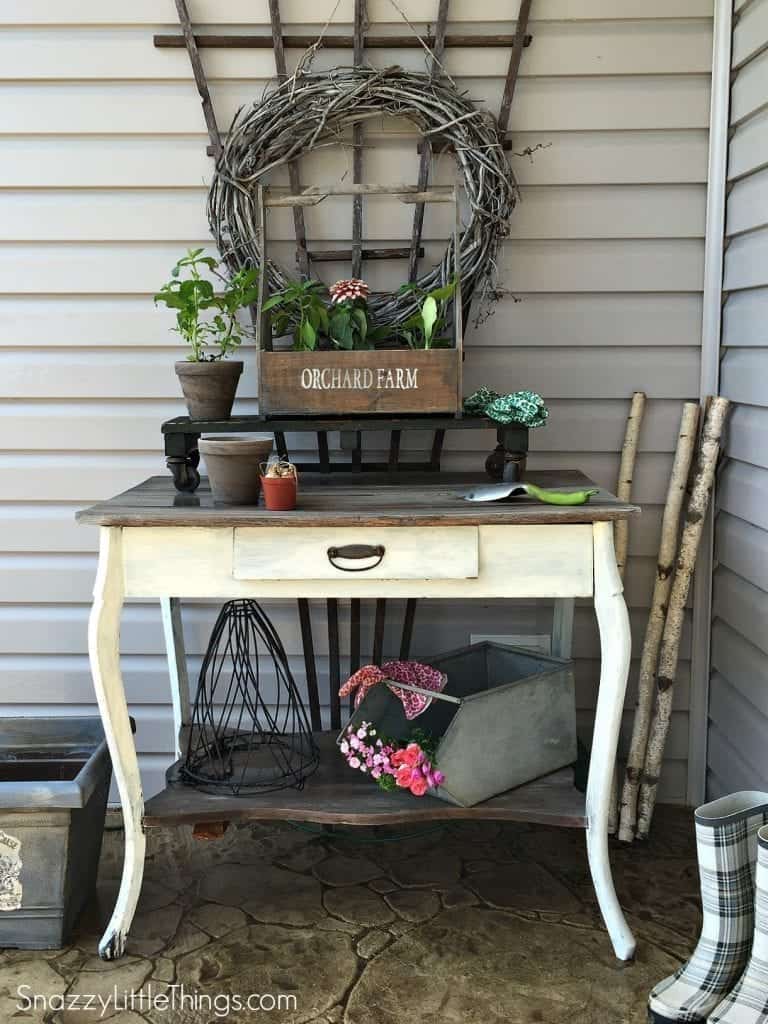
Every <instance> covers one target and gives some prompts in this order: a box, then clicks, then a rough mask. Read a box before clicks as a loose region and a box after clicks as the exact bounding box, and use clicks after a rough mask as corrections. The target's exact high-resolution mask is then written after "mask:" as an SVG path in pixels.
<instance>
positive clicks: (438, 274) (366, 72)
mask: <svg viewBox="0 0 768 1024" xmlns="http://www.w3.org/2000/svg"><path fill="white" fill-rule="evenodd" d="M384 115H386V116H390V117H400V118H406V119H407V120H409V121H411V122H412V123H413V124H414V125H416V127H417V128H418V129H419V130H420V132H421V134H422V136H423V137H424V138H426V139H429V138H436V137H437V138H439V139H440V141H441V144H445V143H447V144H450V145H452V146H453V147H454V150H455V153H456V159H457V160H458V163H459V165H460V166H461V169H462V172H463V175H464V190H465V192H466V197H467V203H468V207H469V220H468V223H467V224H466V225H465V226H464V229H463V231H462V234H461V241H460V243H459V256H460V268H461V284H462V292H463V295H464V297H465V299H469V297H470V296H471V295H472V293H473V292H474V291H477V290H480V292H481V295H482V296H483V297H493V295H494V293H495V289H494V287H493V285H492V283H491V282H492V280H493V278H494V274H495V270H496V254H497V251H498V247H499V242H500V241H501V239H503V238H504V237H505V236H506V234H507V231H508V223H509V217H510V214H511V213H512V210H513V209H514V206H515V203H516V201H517V186H516V183H515V178H514V175H513V174H512V170H511V168H510V166H509V163H508V161H507V159H506V157H505V155H504V152H503V149H502V146H501V144H500V140H499V135H498V131H497V127H496V122H495V120H494V118H493V117H492V116H491V114H490V113H488V112H487V111H484V110H479V109H478V108H477V107H476V106H475V105H474V103H472V101H471V100H470V99H468V98H467V97H466V96H462V95H461V94H460V93H459V92H458V91H457V90H456V88H455V87H454V85H453V83H452V82H451V81H450V80H449V79H447V78H438V77H435V78H430V77H429V76H428V75H426V74H419V73H415V72H410V71H404V70H403V69H402V68H400V67H389V68H385V69H383V70H377V69H374V68H370V67H362V68H336V69H334V70H332V71H328V72H323V73H305V74H301V75H299V76H294V77H293V78H289V79H287V80H286V81H284V82H282V83H281V84H278V85H276V86H275V87H274V88H273V89H272V90H271V91H269V92H268V93H267V94H266V95H265V97H264V98H263V99H262V100H261V101H254V102H253V103H251V104H249V105H247V106H244V107H242V108H241V109H240V110H239V111H238V112H237V114H236V115H235V118H234V120H233V122H232V126H231V128H230V130H229V134H228V135H227V138H226V141H225V142H224V144H223V149H222V152H221V155H220V156H219V158H218V160H217V163H216V171H215V174H214V178H213V183H212V185H211V190H210V194H209V197H208V221H209V224H210V228H211V232H212V234H213V236H214V238H215V239H216V243H217V245H218V247H219V251H220V252H221V253H222V255H223V256H224V257H225V259H226V261H227V263H228V265H229V266H230V269H231V270H237V269H239V268H241V267H247V266H261V264H262V254H261V245H260V238H259V232H258V227H257V224H258V221H257V213H258V211H257V209H256V186H257V185H258V184H259V183H262V182H264V181H265V179H266V178H267V176H268V175H269V174H270V173H272V172H274V171H275V170H276V169H277V168H279V167H281V166H283V165H285V164H288V163H289V162H290V161H292V160H294V159H296V157H298V156H301V155H302V154H304V153H308V152H310V151H311V150H313V149H316V148H318V147H320V146H328V145H330V144H334V143H340V142H342V141H343V139H344V137H345V134H346V133H347V131H348V129H350V128H351V126H352V125H353V124H356V123H359V122H361V121H365V120H371V119H374V118H375V119H379V118H381V117H382V116H384ZM453 268H454V261H453V241H452V240H451V241H450V242H449V244H448V247H447V249H446V251H445V253H444V255H443V257H442V260H441V262H440V264H439V265H438V266H436V267H434V268H432V269H431V270H430V271H428V272H427V273H425V274H424V275H423V276H422V277H421V278H420V279H419V280H418V281H417V282H416V285H417V288H418V289H419V291H421V292H422V293H423V292H429V291H431V290H432V289H433V288H437V287H440V286H441V285H444V284H446V283H447V282H448V281H449V280H450V279H451V278H452V276H453ZM266 269H267V274H268V282H269V290H270V292H275V291H280V290H282V289H283V288H285V286H286V284H287V283H288V279H287V275H286V274H285V272H284V270H283V269H282V268H281V267H280V266H278V265H277V264H276V263H274V262H272V261H270V260H268V261H267V267H266ZM417 306H418V298H417V297H416V293H414V292H408V291H405V292H399V293H397V294H395V295H386V294H383V295H371V297H370V299H369V301H368V307H369V309H370V311H371V313H372V315H373V317H374V319H375V320H376V321H378V322H380V323H389V324H401V323H403V322H404V321H405V320H407V319H408V318H409V317H410V316H411V315H412V314H413V313H414V312H415V310H416V309H417Z"/></svg>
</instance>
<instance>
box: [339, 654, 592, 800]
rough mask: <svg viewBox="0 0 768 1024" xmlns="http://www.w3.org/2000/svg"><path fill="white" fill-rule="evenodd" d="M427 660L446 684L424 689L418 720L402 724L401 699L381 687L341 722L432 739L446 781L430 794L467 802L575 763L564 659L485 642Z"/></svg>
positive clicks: (571, 695) (570, 688)
mask: <svg viewBox="0 0 768 1024" xmlns="http://www.w3.org/2000/svg"><path fill="white" fill-rule="evenodd" d="M429 664H431V665H433V666H434V667H435V668H438V669H440V670H441V671H442V672H444V673H445V674H446V675H447V676H448V683H447V685H446V687H445V690H444V692H443V693H442V694H429V695H430V696H433V697H434V698H435V699H434V700H433V701H432V703H431V704H430V706H429V707H428V708H427V710H426V711H424V712H423V713H422V714H421V715H419V716H418V717H417V718H414V719H413V720H412V721H410V722H409V721H408V720H407V719H406V717H405V712H404V709H403V705H402V703H401V701H400V700H399V699H398V698H397V697H396V696H395V695H394V694H393V693H392V691H391V690H390V689H389V687H388V686H381V685H380V686H374V687H373V688H372V689H371V690H369V691H368V693H367V694H366V696H365V699H364V700H363V701H362V703H361V704H360V706H359V707H358V708H357V710H356V711H355V712H354V714H353V715H352V717H351V719H350V722H349V723H348V724H359V723H360V722H363V721H366V722H373V723H374V724H375V725H376V727H377V729H378V730H379V731H380V732H381V733H383V734H384V735H386V736H392V737H398V738H399V737H405V736H407V735H408V734H409V733H410V732H411V731H412V730H413V729H414V728H417V729H423V730H425V731H426V732H428V733H430V734H431V735H433V736H435V737H439V743H438V747H437V754H436V758H435V760H436V763H437V766H438V767H439V769H440V771H442V772H443V773H444V774H445V783H444V785H442V786H440V787H439V788H438V789H436V790H433V791H432V792H433V793H434V795H435V796H437V797H439V798H440V799H442V800H447V801H448V802H449V803H453V804H458V805H459V806H460V807H472V806H473V805H474V804H478V803H481V802H482V801H483V800H489V799H490V798H491V797H492V796H496V795H497V794H498V793H504V792H506V790H508V789H514V788H515V787H516V786H522V785H524V784H525V783H526V782H531V781H532V780H533V779H537V778H540V777H541V776H542V775H548V774H549V773H550V772H554V771H557V770H558V769H560V768H564V767H565V766H566V765H569V764H572V763H573V762H574V761H575V760H576V700H575V689H574V680H573V666H572V663H571V662H570V661H567V660H565V659H563V658H552V657H549V656H545V655H543V654H540V653H539V652H538V651H533V650H528V649H527V648H523V647H508V646H505V645H503V644H496V643H489V642H485V643H479V644H472V645H470V646H469V647H462V648H459V649H458V650H455V651H451V652H449V653H448V654H444V655H441V656H440V657H438V658H432V659H430V661H429ZM397 685H398V686H401V685H402V684H400V683H398V684H397ZM403 688H404V689H414V690H418V689H419V688H418V687H403ZM419 692H422V693H428V691H425V690H419Z"/></svg>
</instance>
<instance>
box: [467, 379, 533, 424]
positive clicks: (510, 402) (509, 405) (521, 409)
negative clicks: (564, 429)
mask: <svg viewBox="0 0 768 1024" xmlns="http://www.w3.org/2000/svg"><path fill="white" fill-rule="evenodd" d="M464 412H466V413H468V414H469V415H470V416H487V417H488V419H490V420H493V421H494V422H495V423H501V424H503V425H504V426H507V425H508V424H510V423H519V424H520V426H522V427H543V426H544V424H545V423H546V422H547V416H549V410H548V409H547V407H546V405H545V404H544V399H543V398H542V397H541V395H537V394H536V392H535V391H515V392H513V393H512V394H511V395H499V394H498V392H496V391H492V390H491V389H490V388H486V387H481V388H478V389H477V391H475V392H474V393H473V394H471V395H469V397H467V398H465V399H464Z"/></svg>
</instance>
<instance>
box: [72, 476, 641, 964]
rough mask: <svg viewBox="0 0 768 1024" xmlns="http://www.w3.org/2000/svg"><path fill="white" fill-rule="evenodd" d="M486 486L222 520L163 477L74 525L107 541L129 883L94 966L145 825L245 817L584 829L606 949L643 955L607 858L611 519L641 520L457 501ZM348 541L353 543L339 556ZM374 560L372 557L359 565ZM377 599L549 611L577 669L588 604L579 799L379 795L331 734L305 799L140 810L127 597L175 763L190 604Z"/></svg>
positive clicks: (591, 507)
mask: <svg viewBox="0 0 768 1024" xmlns="http://www.w3.org/2000/svg"><path fill="white" fill-rule="evenodd" d="M528 479H529V480H530V481H531V482H532V483H536V484H538V485H539V486H541V487H546V488H559V489H568V488H570V489H575V490H580V489H583V488H587V487H590V486H594V485H593V484H592V483H591V481H589V480H587V479H586V478H585V477H584V476H583V475H582V474H580V473H577V472H573V471H568V472H562V473H554V472H547V473H530V474H528ZM485 482H486V479H485V477H484V476H483V474H482V473H479V472H478V473H475V474H460V475H459V474H440V476H436V475H434V474H416V473H414V474H411V473H408V474H401V475H400V476H398V477H392V476H387V474H374V473H358V474H355V476H354V477H353V478H350V477H349V476H348V475H347V476H346V478H344V477H335V476H333V475H323V474H317V475H315V476H313V475H311V474H305V475H303V476H302V480H301V490H300V502H299V504H300V507H299V509H298V510H296V511H293V512H277V513H275V512H267V511H266V510H265V509H263V508H232V507H230V508H225V507H221V506H216V505H214V504H213V501H212V499H211V495H210V490H209V489H208V486H207V481H203V483H202V484H201V487H200V489H199V490H198V491H197V493H196V494H194V495H190V494H179V493H177V492H176V490H175V489H174V486H173V483H172V482H171V481H170V480H169V479H167V478H165V477H153V478H152V479H150V480H147V481H145V482H144V483H142V484H140V485H139V486H138V487H135V488H133V489H132V490H129V491H126V492H125V493H124V494H121V495H118V496H117V497H116V498H112V499H111V500H110V501H107V502H104V503H102V504H98V505H95V506H93V507H92V508H90V509H87V510H86V511H84V512H81V513H79V515H78V520H79V521H80V522H81V523H87V524H91V525H94V524H95V525H98V526H100V527H101V539H100V552H99V568H98V575H97V579H96V586H95V590H94V603H93V608H92V612H91V619H90V627H89V651H90V659H91V670H92V673H93V679H94V685H95V688H96V696H97V699H98V703H99V708H100V711H101V716H102V719H103V721H104V729H105V733H106V736H107V741H108V744H109V749H110V753H111V755H112V761H113V765H114V771H115V777H116V779H117V782H118V786H119V791H120V801H121V804H122V809H123V817H124V823H125V834H126V848H125V862H124V867H123V876H122V882H121V886H120V892H119V895H118V899H117V904H116V906H115V910H114V913H113V915H112V918H111V920H110V922H109V925H108V927H107V930H106V932H105V934H104V937H103V939H102V941H101V944H100V947H99V953H100V955H101V956H102V958H104V959H105V960H111V959H114V958H116V957H119V956H120V955H121V954H122V952H123V949H124V946H125V940H126V936H127V933H128V930H129V928H130V925H131V921H132V919H133V915H134V911H135V908H136V903H137V900H138V897H139V892H140V890H141V884H142V876H143V871H144V851H145V836H144V829H145V828H146V827H152V826H162V825H168V824H177V823H179V822H220V821H231V820H243V819H251V820H268V819H273V820H274V819H279V820H293V821H315V822H325V823H344V824H350V825H375V824H390V823H393V822H401V823H402V822H418V821H425V820H431V821H435V820H448V819H460V818H468V819H472V818H484V819H498V820H506V821H535V822H543V823H546V824H550V825H561V826H566V827H576V828H584V829H586V833H587V854H588V858H589V866H590V871H591V873H592V880H593V883H594V886H595V891H596V894H597V898H598V901H599V904H600V909H601V911H602V914H603V918H604V920H605V924H606V927H607V929H608V933H609V935H610V938H611V942H612V943H613V948H614V950H615V952H616V955H617V956H618V957H619V958H620V959H622V960H627V959H630V958H631V957H632V955H633V953H634V949H635V942H634V939H633V937H632V933H631V932H630V930H629V928H628V926H627V923H626V921H625V920H624V916H623V914H622V911H621V908H620V906H619V903H618V901H617V898H616V893H615V890H614V886H613V880H612V878H611V869H610V863H609V858H608V810H609V804H610V794H611V786H612V779H613V773H614V765H615V759H616V748H617V743H618V736H619V725H620V722H621V714H622V709H623V705H624V695H625V689H626V682H627V672H628V668H629V657H630V632H629V620H628V616H627V609H626V605H625V603H624V598H623V594H622V584H621V579H620V577H619V574H618V571H617V568H616V560H615V555H614V548H613V527H612V522H613V521H615V520H617V519H624V518H627V517H628V516H631V515H634V514H635V513H637V512H638V511H639V510H638V509H637V508H636V507H635V506H632V505H627V504H623V503H621V502H620V501H619V500H618V499H617V498H615V497H613V496H612V495H610V494H608V493H606V492H604V491H600V492H599V493H598V494H597V495H595V496H594V497H593V498H592V499H591V500H590V502H589V504H587V505H583V506H551V505H542V504H539V503H537V502H535V501H532V500H530V499H523V500H520V499H515V501H514V502H510V503H504V504H492V505H487V504H486V505H479V504H474V503H471V502H466V501H464V500H462V497H461V495H462V493H463V492H464V491H465V490H466V489H467V488H468V487H469V486H471V485H472V484H477V483H485ZM348 545H354V547H353V548H352V550H351V551H347V552H346V556H347V557H345V551H344V549H345V548H347V546H348ZM331 549H333V550H331ZM339 549H342V550H339ZM366 550H367V551H369V552H370V557H367V558H362V557H361V556H362V555H363V554H364V553H365V551H366ZM380 555H381V557H379V556H380ZM347 558H348V560H347ZM362 567H366V568H362ZM361 568H362V571H354V572H350V571H349V569H356V570H360V569H361ZM370 596H375V597H378V598H381V597H384V598H406V599H408V598H449V599H453V600H457V599H458V600H467V599H471V598H484V599H490V598H527V599H530V598H554V599H555V614H554V622H553V654H556V655H559V656H561V657H570V642H571V629H572V619H573V599H574V598H576V597H590V598H592V599H593V601H594V605H595V610H596V613H597V621H598V626H599V631H600V642H601V651H602V661H601V670H600V686H599V692H598V698H597V709H596V714H595V727H594V734H593V740H592V750H591V757H590V769H589V778H588V782H587V788H586V796H583V795H582V794H581V793H580V792H579V791H578V790H577V789H576V788H575V787H574V785H573V778H572V772H571V770H570V769H565V770H564V771H561V772H556V773H554V774H553V775H550V776H547V777H545V778H544V779H539V780H537V781H536V782H533V783H530V784H529V785H526V786H521V787H520V788H518V789H515V790H510V791H509V792H507V793H504V794H502V795H501V796H498V797H495V798H493V799H492V800H489V801H486V802H485V803H482V804H479V805H476V806H474V807H469V808H465V807H456V806H453V805H451V804H448V803H444V802H443V801H439V800H436V799H434V798H432V797H423V798H422V799H419V800H417V799H415V798H413V797H411V796H410V795H407V794H403V793H384V792H382V791H381V790H378V789H377V788H376V787H375V786H373V785H372V784H371V782H370V780H368V779H367V778H365V777H364V776H362V775H360V774H359V773H353V772H350V771H349V770H348V769H345V767H344V765H343V764H342V761H341V758H340V757H338V755H336V754H335V753H334V752H333V751H332V749H331V747H332V737H331V735H330V734H323V735H321V736H320V737H319V744H320V747H321V752H322V755H323V756H322V759H321V766H320V769H319V770H318V772H317V773H316V774H315V775H313V776H312V777H311V778H310V779H309V780H308V781H307V783H306V785H305V787H304V788H303V789H302V790H294V789H284V790H281V791H278V792H272V793H267V794H263V795H260V796H249V797H246V798H243V797H240V798H238V797H232V796H223V795H212V794H210V793H203V792H201V791H199V790H197V789H194V788H190V787H187V786H180V785H176V784H173V782H171V784H170V785H169V786H168V787H167V788H166V789H165V790H164V791H163V792H161V793H159V794H158V795H157V796H155V797H152V799H151V800H149V801H148V802H147V804H146V806H145V804H144V800H143V796H142V791H141V780H140V776H139V765H138V760H137V756H136V747H135V744H134V739H133V734H132V732H131V723H130V719H129V716H128V707H127V703H126V696H125V690H124V687H123V680H122V676H121V673H120V659H119V636H120V617H121V610H122V606H123V601H124V599H125V598H126V597H129V598H140V599H150V598H159V599H160V602H161V610H162V613H163V621H164V626H165V635H166V642H167V645H168V656H169V668H170V676H171V683H172V697H173V706H174V718H175V726H176V735H177V744H178V746H177V754H180V752H181V749H182V748H183V735H184V730H185V729H186V728H188V725H189V721H190V709H189V684H188V677H187V668H186V657H185V652H184V642H183V637H182V630H181V614H180V604H179V602H180V599H182V598H222V599H231V598H246V597H249V598H258V599H264V600H269V599H275V598H296V597H300V598H306V599H314V598H332V599H356V598H365V597H370ZM169 778H170V779H171V780H172V779H173V778H174V768H173V767H172V768H171V769H170V770H169Z"/></svg>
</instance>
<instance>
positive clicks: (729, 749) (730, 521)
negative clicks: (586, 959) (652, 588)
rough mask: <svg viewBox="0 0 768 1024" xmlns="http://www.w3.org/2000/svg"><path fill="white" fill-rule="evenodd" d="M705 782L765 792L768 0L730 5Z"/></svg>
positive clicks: (713, 791)
mask: <svg viewBox="0 0 768 1024" xmlns="http://www.w3.org/2000/svg"><path fill="white" fill-rule="evenodd" d="M735 11H736V15H737V20H736V24H735V27H734V34H733V69H734V72H735V77H734V79H733V85H732V90H731V125H732V131H733V135H732V138H731V143H730V153H729V180H730V185H731V190H730V194H729V197H728V211H727V223H726V245H727V248H726V252H725V280H724V290H725V305H724V307H723V337H722V343H723V353H722V369H721V375H722V376H721V391H722V393H723V394H724V395H727V396H728V397H729V398H730V399H731V400H732V401H733V403H734V410H733V414H732V417H731V421H730V428H729V431H728V439H727V443H726V455H727V456H728V460H727V462H726V463H725V467H724V470H723V473H722V477H721V482H720V486H719V500H718V506H719V514H718V516H717V521H716V535H715V536H716V548H715V556H716V569H715V576H714V606H713V613H714V619H713V624H712V680H711V687H710V708H709V757H708V791H709V794H710V795H711V796H713V797H715V796H720V795H722V794H724V793H730V792H732V791H734V790H738V789H768V754H766V736H768V633H767V632H766V626H767V625H768V329H766V321H767V318H768V170H766V169H765V168H766V165H767V164H768V119H767V117H766V108H768V50H767V49H766V48H768V2H766V0H753V2H752V3H751V4H749V5H746V4H744V3H738V2H737V3H736V5H735Z"/></svg>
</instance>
